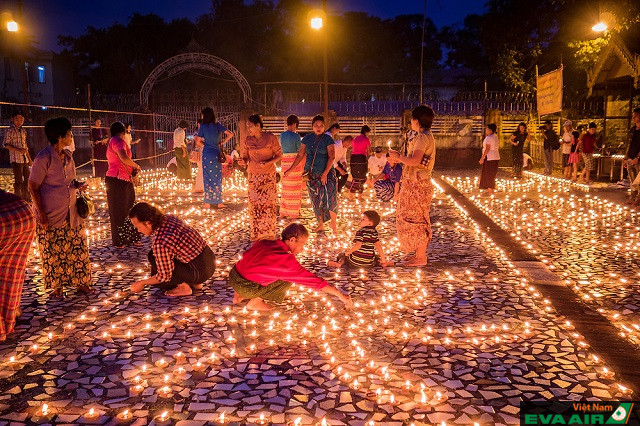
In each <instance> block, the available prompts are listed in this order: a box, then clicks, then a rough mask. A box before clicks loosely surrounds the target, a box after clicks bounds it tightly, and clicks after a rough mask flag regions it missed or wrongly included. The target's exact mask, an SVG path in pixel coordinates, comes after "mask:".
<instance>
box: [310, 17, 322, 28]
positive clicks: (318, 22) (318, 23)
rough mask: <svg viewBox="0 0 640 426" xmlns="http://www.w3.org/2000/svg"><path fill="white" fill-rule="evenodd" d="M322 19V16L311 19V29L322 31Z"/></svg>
mask: <svg viewBox="0 0 640 426" xmlns="http://www.w3.org/2000/svg"><path fill="white" fill-rule="evenodd" d="M322 24H323V22H322V17H321V16H316V17H313V18H311V28H313V29H314V30H316V31H317V30H320V29H322Z"/></svg>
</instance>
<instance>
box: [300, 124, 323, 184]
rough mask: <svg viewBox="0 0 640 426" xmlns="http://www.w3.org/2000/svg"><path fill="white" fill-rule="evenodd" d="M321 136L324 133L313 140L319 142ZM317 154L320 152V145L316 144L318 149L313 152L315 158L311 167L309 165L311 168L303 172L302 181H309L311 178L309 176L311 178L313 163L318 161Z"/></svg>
mask: <svg viewBox="0 0 640 426" xmlns="http://www.w3.org/2000/svg"><path fill="white" fill-rule="evenodd" d="M320 136H322V134H321V135H319V136H316V139H315V140H314V141H313V142H314V143H316V142H318V138H319V137H320ZM316 154H318V145H316V150H315V152H314V153H313V160H311V167H309V170H307V171H305V172H303V173H302V181H303V182H307V181H308V180H309V178H311V171H312V170H313V165H314V163H315V162H316Z"/></svg>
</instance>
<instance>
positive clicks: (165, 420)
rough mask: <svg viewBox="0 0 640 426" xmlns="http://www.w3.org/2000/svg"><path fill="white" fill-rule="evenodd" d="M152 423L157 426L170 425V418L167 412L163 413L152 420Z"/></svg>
mask: <svg viewBox="0 0 640 426" xmlns="http://www.w3.org/2000/svg"><path fill="white" fill-rule="evenodd" d="M153 422H154V423H155V424H156V425H158V426H166V425H169V424H171V416H170V415H169V412H168V411H166V410H165V411H163V412H162V413H160V414H159V415H157V416H155V417H154V418H153Z"/></svg>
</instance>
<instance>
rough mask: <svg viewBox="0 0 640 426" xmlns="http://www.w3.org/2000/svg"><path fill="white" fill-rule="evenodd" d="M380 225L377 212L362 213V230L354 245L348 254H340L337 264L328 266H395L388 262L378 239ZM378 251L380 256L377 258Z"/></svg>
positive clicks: (357, 234) (330, 263)
mask: <svg viewBox="0 0 640 426" xmlns="http://www.w3.org/2000/svg"><path fill="white" fill-rule="evenodd" d="M379 223H380V215H379V214H378V212H376V211H375V210H367V211H366V212H364V213H362V220H361V221H360V226H361V228H360V229H358V231H357V232H356V237H355V238H354V239H353V245H352V246H351V248H350V249H349V250H347V251H346V252H344V253H340V255H339V256H338V259H337V260H336V261H335V262H334V261H332V260H330V261H328V262H327V266H334V267H337V268H340V267H341V266H343V265H344V264H345V263H346V264H347V266H348V267H349V266H351V267H355V268H367V267H370V266H376V265H377V264H380V266H382V267H383V268H384V267H387V266H391V265H393V262H387V260H386V258H385V255H384V251H382V244H381V243H380V240H379V239H378V231H376V226H378V224H379ZM376 251H377V252H378V256H376Z"/></svg>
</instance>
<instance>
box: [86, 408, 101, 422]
mask: <svg viewBox="0 0 640 426" xmlns="http://www.w3.org/2000/svg"><path fill="white" fill-rule="evenodd" d="M98 417H100V412H99V411H98V410H96V409H95V408H90V409H89V411H87V413H86V414H85V415H84V418H85V419H87V420H95V419H97V418H98Z"/></svg>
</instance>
